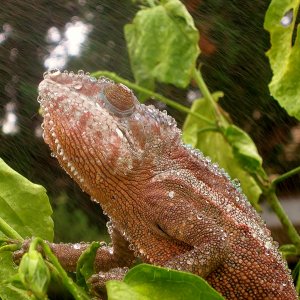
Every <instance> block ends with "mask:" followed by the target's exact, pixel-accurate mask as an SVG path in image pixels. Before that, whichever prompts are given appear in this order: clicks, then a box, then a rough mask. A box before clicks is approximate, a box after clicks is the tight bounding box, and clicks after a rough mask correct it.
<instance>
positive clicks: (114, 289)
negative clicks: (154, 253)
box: [107, 264, 224, 300]
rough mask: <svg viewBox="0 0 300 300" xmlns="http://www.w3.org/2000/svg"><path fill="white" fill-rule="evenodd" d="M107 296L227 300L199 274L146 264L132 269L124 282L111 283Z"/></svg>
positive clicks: (141, 299)
mask: <svg viewBox="0 0 300 300" xmlns="http://www.w3.org/2000/svg"><path fill="white" fill-rule="evenodd" d="M107 294H108V299H109V300H118V299H132V300H135V299H136V300H160V299H164V300H169V299H170V300H171V299H172V300H173V299H174V300H177V299H178V300H179V299H186V300H192V299H199V300H201V299H203V300H204V299H211V300H222V299H224V298H223V297H222V296H220V294H219V293H217V292H216V291H215V290H214V289H212V288H211V287H210V286H209V285H208V284H207V282H206V281H205V280H203V279H202V278H200V277H198V276H196V275H193V274H190V273H185V272H179V271H175V270H169V269H164V268H160V267H154V266H151V265H146V264H140V265H138V266H136V267H134V268H132V269H131V270H130V271H129V272H128V273H127V274H126V276H125V278H124V281H123V282H122V281H115V280H112V281H109V282H108V283H107Z"/></svg>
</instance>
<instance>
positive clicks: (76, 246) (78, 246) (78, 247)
mask: <svg viewBox="0 0 300 300" xmlns="http://www.w3.org/2000/svg"><path fill="white" fill-rule="evenodd" d="M73 248H74V249H76V250H79V249H80V248H81V245H80V244H79V243H77V244H74V245H73Z"/></svg>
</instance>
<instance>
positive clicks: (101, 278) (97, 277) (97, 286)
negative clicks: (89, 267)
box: [88, 267, 128, 299]
mask: <svg viewBox="0 0 300 300" xmlns="http://www.w3.org/2000/svg"><path fill="white" fill-rule="evenodd" d="M127 272H128V268H126V267H124V268H114V269H111V270H109V271H108V272H99V273H97V274H94V275H92V276H91V277H90V278H89V280H88V284H90V286H91V289H92V290H93V292H94V293H95V294H96V295H97V296H100V297H101V299H102V298H103V299H106V298H105V295H106V288H105V283H106V282H107V281H109V280H122V279H123V278H124V276H125V274H126V273H127Z"/></svg>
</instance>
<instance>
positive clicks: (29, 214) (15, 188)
mask: <svg viewBox="0 0 300 300" xmlns="http://www.w3.org/2000/svg"><path fill="white" fill-rule="evenodd" d="M51 214H52V209H51V206H50V204H49V199H48V197H47V194H46V190H45V189H44V188H43V187H42V186H40V185H37V184H34V183H32V182H30V181H29V180H27V179H26V178H24V177H23V176H22V175H20V174H18V173H17V172H16V171H14V170H13V169H11V168H10V167H9V166H8V165H6V164H5V163H4V161H3V160H2V159H0V217H1V218H2V219H3V220H4V221H5V222H6V223H7V224H8V225H9V226H10V227H12V228H13V229H14V230H15V231H16V232H18V233H19V234H20V235H21V236H22V237H24V238H26V237H31V236H39V237H41V238H42V239H46V240H49V241H52V240H53V221H52V219H51V217H50V215H51ZM1 236H3V234H2V233H1V232H0V237H1ZM0 273H1V271H0Z"/></svg>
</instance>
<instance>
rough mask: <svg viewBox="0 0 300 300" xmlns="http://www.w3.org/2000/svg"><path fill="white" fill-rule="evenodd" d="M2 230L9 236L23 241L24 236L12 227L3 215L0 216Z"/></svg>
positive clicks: (0, 228) (0, 229)
mask: <svg viewBox="0 0 300 300" xmlns="http://www.w3.org/2000/svg"><path fill="white" fill-rule="evenodd" d="M0 231H2V232H3V233H4V234H5V235H6V236H7V237H9V238H11V239H14V240H18V241H23V238H22V237H21V236H20V235H19V233H18V232H17V231H15V230H14V229H13V228H12V227H10V226H9V225H8V224H7V223H6V222H5V221H4V220H3V219H2V218H1V217H0Z"/></svg>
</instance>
